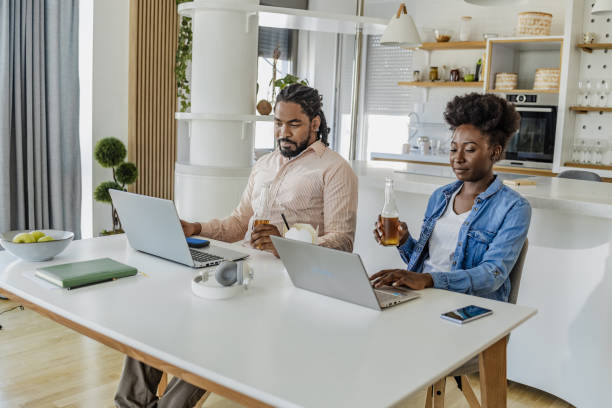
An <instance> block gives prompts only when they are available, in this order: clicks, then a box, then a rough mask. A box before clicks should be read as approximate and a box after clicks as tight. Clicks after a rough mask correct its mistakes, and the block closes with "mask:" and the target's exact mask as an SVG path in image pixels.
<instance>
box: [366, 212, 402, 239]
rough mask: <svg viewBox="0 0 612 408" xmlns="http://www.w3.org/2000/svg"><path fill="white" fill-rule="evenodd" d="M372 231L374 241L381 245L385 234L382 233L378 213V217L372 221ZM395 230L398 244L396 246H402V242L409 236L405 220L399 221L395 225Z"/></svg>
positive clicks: (381, 224) (380, 219)
mask: <svg viewBox="0 0 612 408" xmlns="http://www.w3.org/2000/svg"><path fill="white" fill-rule="evenodd" d="M372 232H373V233H374V239H375V240H376V242H378V245H382V244H383V243H382V242H383V238H384V235H385V234H384V229H383V223H382V218H381V217H380V215H379V216H378V219H377V220H376V222H375V223H374V231H372ZM397 232H398V236H399V244H398V245H397V246H402V245H404V242H406V240H407V239H408V237H409V236H410V234H409V233H408V225H406V223H405V222H403V221H400V223H399V224H398V225H397Z"/></svg>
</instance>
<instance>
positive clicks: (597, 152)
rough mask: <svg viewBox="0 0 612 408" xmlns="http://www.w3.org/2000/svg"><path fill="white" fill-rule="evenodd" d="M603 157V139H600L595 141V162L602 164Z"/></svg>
mask: <svg viewBox="0 0 612 408" xmlns="http://www.w3.org/2000/svg"><path fill="white" fill-rule="evenodd" d="M602 159H603V148H602V146H601V141H600V140H598V141H596V142H595V146H594V148H593V163H595V164H601V161H602Z"/></svg>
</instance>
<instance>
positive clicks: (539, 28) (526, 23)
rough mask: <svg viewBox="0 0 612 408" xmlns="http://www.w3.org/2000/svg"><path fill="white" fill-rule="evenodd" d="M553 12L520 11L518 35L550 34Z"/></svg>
mask: <svg viewBox="0 0 612 408" xmlns="http://www.w3.org/2000/svg"><path fill="white" fill-rule="evenodd" d="M551 24H552V14H549V13H540V12H539V11H526V12H524V13H519V15H518V25H517V27H516V35H519V36H523V35H533V36H540V35H550V25H551Z"/></svg>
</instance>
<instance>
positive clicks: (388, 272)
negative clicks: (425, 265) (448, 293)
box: [370, 269, 434, 290]
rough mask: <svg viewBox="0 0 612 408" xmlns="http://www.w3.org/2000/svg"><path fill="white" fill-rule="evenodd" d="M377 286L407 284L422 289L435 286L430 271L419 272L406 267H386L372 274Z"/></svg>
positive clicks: (371, 279)
mask: <svg viewBox="0 0 612 408" xmlns="http://www.w3.org/2000/svg"><path fill="white" fill-rule="evenodd" d="M370 281H372V284H373V285H374V287H375V288H380V287H383V286H386V285H389V286H396V287H397V286H407V287H409V288H410V289H416V290H421V289H425V288H433V285H434V283H433V279H432V277H431V275H430V274H428V273H417V272H412V271H406V270H404V269H385V270H382V271H380V272H377V273H375V274H374V275H372V276H370Z"/></svg>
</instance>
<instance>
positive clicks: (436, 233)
mask: <svg viewBox="0 0 612 408" xmlns="http://www.w3.org/2000/svg"><path fill="white" fill-rule="evenodd" d="M459 191H461V188H460V189H458V190H457V191H455V192H454V193H453V195H452V196H451V199H450V201H449V203H448V206H447V207H446V211H445V212H444V214H442V216H441V217H440V218H438V221H436V225H435V227H434V230H433V231H432V233H431V237H429V258H427V259H426V260H425V263H424V264H423V272H425V273H427V272H450V270H451V263H452V262H453V256H454V254H455V249H456V248H457V238H458V237H459V229H460V228H461V224H463V222H464V221H465V219H466V218H467V217H468V215H469V214H470V211H466V212H464V213H463V214H457V213H455V210H454V209H453V207H454V204H455V197H456V196H457V194H458V193H459Z"/></svg>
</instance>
